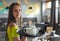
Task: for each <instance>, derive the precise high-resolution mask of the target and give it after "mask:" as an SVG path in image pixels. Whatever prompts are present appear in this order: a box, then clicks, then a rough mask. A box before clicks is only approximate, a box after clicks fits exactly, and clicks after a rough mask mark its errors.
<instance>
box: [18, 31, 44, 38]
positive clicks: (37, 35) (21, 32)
mask: <svg viewBox="0 0 60 41" xmlns="http://www.w3.org/2000/svg"><path fill="white" fill-rule="evenodd" d="M18 34H20V35H23V36H26V37H39V36H41V35H43V34H44V32H43V31H39V33H37V34H36V35H29V34H27V33H25V32H24V31H23V30H20V31H18Z"/></svg>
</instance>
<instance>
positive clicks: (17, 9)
mask: <svg viewBox="0 0 60 41" xmlns="http://www.w3.org/2000/svg"><path fill="white" fill-rule="evenodd" d="M13 16H14V17H15V19H18V18H19V17H20V16H21V7H20V6H18V5H15V6H14V8H13Z"/></svg>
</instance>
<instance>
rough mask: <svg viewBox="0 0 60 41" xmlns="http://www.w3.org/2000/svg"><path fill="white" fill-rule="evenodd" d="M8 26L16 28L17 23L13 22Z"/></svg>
mask: <svg viewBox="0 0 60 41" xmlns="http://www.w3.org/2000/svg"><path fill="white" fill-rule="evenodd" d="M8 26H9V27H15V26H16V24H15V23H13V22H11V23H10V24H9V25H8Z"/></svg>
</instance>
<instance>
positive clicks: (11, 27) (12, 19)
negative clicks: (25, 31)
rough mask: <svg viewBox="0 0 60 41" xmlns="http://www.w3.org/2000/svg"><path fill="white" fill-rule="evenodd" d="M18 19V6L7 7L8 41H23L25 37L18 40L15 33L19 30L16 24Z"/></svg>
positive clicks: (17, 35)
mask: <svg viewBox="0 0 60 41" xmlns="http://www.w3.org/2000/svg"><path fill="white" fill-rule="evenodd" d="M20 17H21V6H20V4H18V3H12V4H11V5H10V7H9V15H8V23H7V29H6V39H7V40H8V41H25V37H23V38H22V39H20V37H19V34H18V33H17V32H16V31H17V30H18V29H19V28H18V24H17V22H18V20H19V18H20ZM7 40H6V41H7Z"/></svg>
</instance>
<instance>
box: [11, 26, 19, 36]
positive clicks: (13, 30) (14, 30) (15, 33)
mask: <svg viewBox="0 0 60 41" xmlns="http://www.w3.org/2000/svg"><path fill="white" fill-rule="evenodd" d="M16 31H17V27H15V26H13V27H12V31H11V32H12V33H11V35H12V37H18V33H17V32H16Z"/></svg>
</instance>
